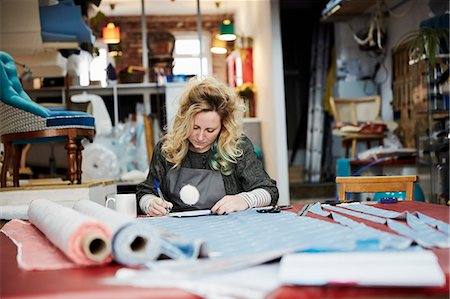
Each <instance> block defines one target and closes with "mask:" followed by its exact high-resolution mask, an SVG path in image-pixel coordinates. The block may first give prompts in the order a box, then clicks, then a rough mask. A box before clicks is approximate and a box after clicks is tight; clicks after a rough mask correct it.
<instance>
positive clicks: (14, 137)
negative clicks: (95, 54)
mask: <svg viewBox="0 0 450 299" xmlns="http://www.w3.org/2000/svg"><path fill="white" fill-rule="evenodd" d="M0 135H1V142H2V143H3V144H4V158H3V159H4V160H3V165H2V170H1V175H0V183H1V187H2V188H4V187H6V174H7V172H8V168H9V162H10V160H11V159H12V160H13V165H12V166H13V184H14V187H19V169H20V165H21V159H22V151H23V148H24V146H25V145H26V144H30V143H37V142H54V141H65V142H66V146H65V149H66V150H67V161H68V173H67V177H68V179H69V180H70V182H71V183H73V182H74V181H75V180H77V183H79V184H80V183H81V162H82V151H83V145H82V143H81V141H82V140H83V139H85V138H86V139H88V140H89V141H91V142H92V141H93V138H94V118H93V117H92V116H91V115H89V114H87V113H85V112H77V111H53V110H50V109H48V108H46V107H44V106H42V105H39V104H37V103H35V102H34V101H33V100H31V99H30V97H29V96H28V94H27V93H26V92H25V91H24V90H23V88H22V85H21V83H20V81H19V79H18V77H17V70H16V65H15V62H14V60H13V58H12V57H11V56H10V55H9V54H7V53H6V52H2V51H0Z"/></svg>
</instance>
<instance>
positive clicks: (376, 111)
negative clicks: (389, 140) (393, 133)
mask: <svg viewBox="0 0 450 299" xmlns="http://www.w3.org/2000/svg"><path fill="white" fill-rule="evenodd" d="M330 106H331V110H332V112H333V116H334V118H335V121H336V125H337V126H343V125H345V124H350V125H354V126H358V125H359V124H361V123H368V124H369V123H376V122H381V97H380V96H377V95H374V96H368V97H361V98H334V97H330ZM333 134H335V135H338V136H341V139H342V144H343V145H344V147H345V156H346V157H347V158H348V157H349V148H350V147H351V158H354V157H355V156H356V144H357V142H366V144H367V147H368V148H370V143H371V142H372V141H378V144H379V145H383V139H384V132H381V133H378V132H377V133H361V132H352V131H345V130H339V129H335V130H333Z"/></svg>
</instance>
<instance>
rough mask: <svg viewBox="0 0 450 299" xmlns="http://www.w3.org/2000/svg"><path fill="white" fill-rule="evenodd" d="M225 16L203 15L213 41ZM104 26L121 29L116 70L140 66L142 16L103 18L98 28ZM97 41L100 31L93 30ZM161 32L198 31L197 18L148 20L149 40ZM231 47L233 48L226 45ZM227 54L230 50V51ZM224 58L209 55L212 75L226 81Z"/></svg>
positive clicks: (192, 16) (223, 56)
mask: <svg viewBox="0 0 450 299" xmlns="http://www.w3.org/2000/svg"><path fill="white" fill-rule="evenodd" d="M224 18H225V16H224V15H223V16H220V15H203V16H202V29H203V30H204V31H206V32H210V33H211V37H214V36H215V34H217V33H218V29H219V25H220V22H221V20H223V19H224ZM107 22H114V24H115V25H116V26H119V27H120V31H121V32H120V38H121V47H122V56H121V57H119V58H116V69H117V72H120V71H121V70H122V69H124V68H126V67H128V66H129V65H136V66H141V65H142V32H141V16H123V17H106V18H105V19H104V22H102V23H100V24H99V26H98V27H99V28H102V27H103V26H104V25H105V24H106V23H107ZM93 31H94V34H95V35H96V36H97V38H101V32H100V30H99V29H96V28H93ZM161 31H168V32H173V31H177V32H180V31H197V16H195V15H182V16H179V15H177V16H147V33H148V36H150V35H151V34H152V33H153V32H161ZM229 46H230V47H232V45H231V44H230V45H229ZM230 50H232V49H231V48H230ZM225 57H226V56H225V55H216V54H212V60H213V61H212V68H213V75H214V76H216V77H218V78H219V79H222V80H223V81H225V82H226V81H227V80H226V76H227V74H226V60H225Z"/></svg>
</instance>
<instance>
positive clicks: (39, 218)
mask: <svg viewBox="0 0 450 299" xmlns="http://www.w3.org/2000/svg"><path fill="white" fill-rule="evenodd" d="M28 219H29V221H30V222H31V223H32V224H33V225H34V226H36V227H37V228H38V229H39V230H40V231H41V232H42V233H43V234H44V235H45V236H46V237H47V239H48V240H49V241H50V242H52V243H53V244H54V245H55V246H56V247H58V248H59V249H61V251H62V252H64V253H65V254H66V256H67V257H68V258H70V259H71V260H72V261H73V262H75V263H76V264H80V265H95V264H103V263H107V262H110V261H111V250H110V242H109V240H110V239H111V232H110V230H109V229H108V227H107V226H106V225H105V224H103V223H101V222H99V221H97V220H95V219H94V218H91V217H88V216H86V215H83V214H81V213H79V212H77V211H75V210H72V209H70V208H67V207H63V206H61V205H59V204H57V203H54V202H52V201H49V200H46V199H35V200H33V201H32V202H31V203H30V206H29V208H28Z"/></svg>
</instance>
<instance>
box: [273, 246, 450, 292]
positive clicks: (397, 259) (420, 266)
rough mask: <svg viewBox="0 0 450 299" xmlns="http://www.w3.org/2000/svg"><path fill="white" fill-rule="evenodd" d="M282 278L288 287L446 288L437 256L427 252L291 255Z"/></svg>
mask: <svg viewBox="0 0 450 299" xmlns="http://www.w3.org/2000/svg"><path fill="white" fill-rule="evenodd" d="M279 277H280V282H281V283H282V284H288V285H327V284H350V285H365V286H408V287H410V286H443V285H445V275H444V273H443V271H442V269H441V268H440V266H439V263H438V260H437V257H436V256H435V255H434V253H433V252H431V251H427V250H417V251H381V252H380V251H377V252H328V253H298V254H288V255H285V256H284V257H283V258H282V259H281V262H280V272H279Z"/></svg>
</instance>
